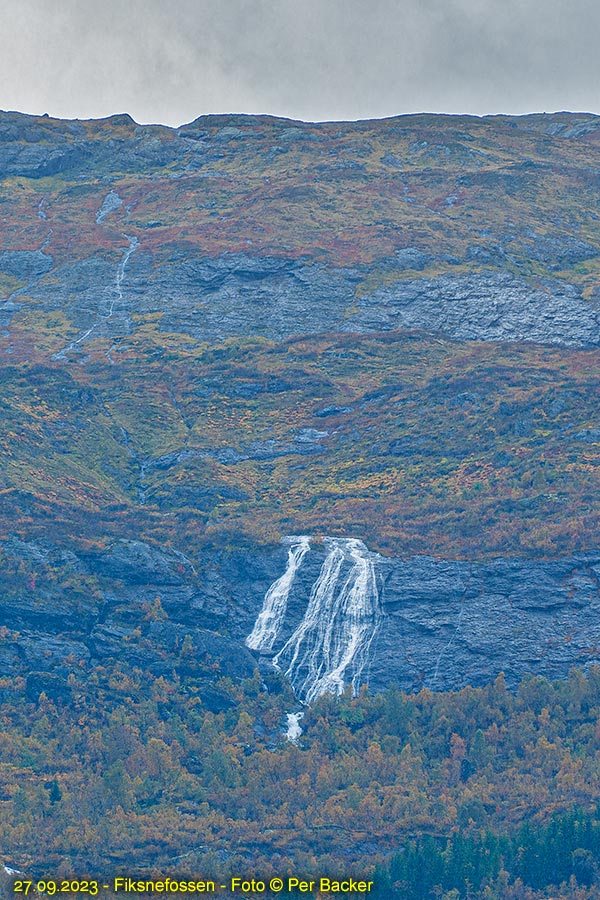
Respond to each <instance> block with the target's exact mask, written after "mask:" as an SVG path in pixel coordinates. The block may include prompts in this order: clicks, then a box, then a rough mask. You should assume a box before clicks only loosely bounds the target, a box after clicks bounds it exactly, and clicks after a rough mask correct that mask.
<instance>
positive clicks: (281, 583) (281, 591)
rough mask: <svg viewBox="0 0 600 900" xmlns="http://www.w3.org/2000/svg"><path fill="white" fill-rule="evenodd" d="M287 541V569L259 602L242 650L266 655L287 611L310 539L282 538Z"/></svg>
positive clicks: (302, 537) (303, 537)
mask: <svg viewBox="0 0 600 900" xmlns="http://www.w3.org/2000/svg"><path fill="white" fill-rule="evenodd" d="M286 541H289V544H290V549H289V551H288V564H287V569H286V570H285V572H284V573H283V575H282V576H281V578H278V579H277V581H275V582H274V583H273V584H272V585H271V587H270V588H269V590H268V591H267V593H266V594H265V599H264V602H263V608H262V609H261V611H260V613H259V614H258V618H257V620H256V622H255V623H254V628H253V629H252V632H251V634H249V635H248V637H247V638H246V646H247V647H250V649H251V650H262V651H269V650H272V649H273V644H274V643H275V641H276V639H277V635H278V634H279V631H280V629H281V626H282V624H283V620H284V618H285V613H286V610H287V603H288V597H289V595H290V591H291V589H292V585H293V583H294V579H295V577H296V572H297V571H298V569H299V568H300V565H301V563H302V560H303V559H304V557H305V556H306V554H307V552H308V550H309V549H310V538H309V537H306V536H305V535H301V536H299V537H289V538H286Z"/></svg>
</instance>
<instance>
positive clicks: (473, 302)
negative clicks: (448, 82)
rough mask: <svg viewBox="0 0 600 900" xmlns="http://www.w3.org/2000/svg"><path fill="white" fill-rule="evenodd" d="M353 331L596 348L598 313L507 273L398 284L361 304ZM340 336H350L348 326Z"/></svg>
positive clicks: (561, 290) (567, 294) (561, 288)
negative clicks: (416, 332)
mask: <svg viewBox="0 0 600 900" xmlns="http://www.w3.org/2000/svg"><path fill="white" fill-rule="evenodd" d="M357 305H358V307H359V310H360V311H359V312H358V313H357V315H356V317H353V318H352V320H351V322H352V326H353V327H354V328H355V329H356V330H357V331H365V330H369V329H372V330H377V329H380V330H389V329H398V328H421V329H425V330H427V331H433V332H440V333H443V334H447V335H449V336H450V337H452V338H455V339H458V340H484V341H537V342H540V343H548V344H559V345H563V346H594V345H597V344H599V343H600V307H599V306H598V305H597V304H595V303H591V302H589V301H586V300H582V299H581V297H580V296H579V294H578V292H577V291H576V290H575V289H574V288H571V287H569V286H568V285H564V284H558V283H554V284H553V285H552V288H550V287H549V288H548V290H547V291H544V290H539V289H532V288H531V287H530V286H529V285H528V284H527V282H525V281H524V280H523V279H520V278H517V277H515V276H513V275H509V274H507V273H498V274H492V273H487V274H485V273H484V274H481V275H464V276H450V275H442V276H439V277H438V278H433V279H421V280H410V281H401V282H397V283H396V284H393V285H390V286H389V287H385V288H381V289H380V290H378V291H376V292H375V293H373V294H371V295H369V296H367V297H363V298H361V299H360V300H359V301H358V303H357ZM345 330H351V327H350V325H348V326H347V327H346V329H345Z"/></svg>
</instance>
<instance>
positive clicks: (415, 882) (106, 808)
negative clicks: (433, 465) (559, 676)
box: [0, 664, 600, 900]
mask: <svg viewBox="0 0 600 900" xmlns="http://www.w3.org/2000/svg"><path fill="white" fill-rule="evenodd" d="M69 686H70V693H69V695H68V696H67V695H62V696H59V695H57V696H56V697H55V698H54V699H52V698H50V697H49V696H48V694H47V693H45V692H42V693H41V694H40V695H39V696H38V697H37V698H35V699H31V690H29V692H28V693H27V692H26V683H25V681H24V680H23V679H20V678H14V679H8V678H5V679H2V682H1V684H0V692H1V695H2V700H3V704H2V711H1V713H0V718H1V723H0V724H1V733H0V744H1V752H2V759H3V763H2V767H1V769H0V815H1V819H2V822H3V835H2V846H1V848H0V850H1V852H2V855H3V857H4V859H5V860H7V861H9V862H10V864H11V865H15V866H17V867H18V868H19V869H23V870H24V871H27V872H28V873H31V874H32V875H33V876H35V877H38V878H39V877H43V876H49V875H50V874H54V875H55V876H60V877H83V876H84V875H88V876H95V877H102V878H109V877H112V876H113V875H117V874H123V873H124V872H125V870H127V873H129V874H130V873H131V871H132V870H135V871H136V873H142V874H143V875H144V877H150V875H151V874H152V873H157V874H160V873H161V872H162V873H163V874H164V873H165V872H168V873H172V874H178V875H179V874H180V875H182V876H184V875H187V874H190V875H191V874H197V873H198V872H203V873H204V874H205V875H206V876H207V877H208V875H210V876H211V877H215V878H227V877H230V876H232V875H235V874H239V872H240V871H243V872H245V873H248V874H254V875H256V876H257V877H261V878H266V877H268V876H269V875H271V876H274V875H280V874H281V873H282V872H283V873H286V872H290V873H298V872H303V873H306V874H307V875H309V874H311V873H312V874H317V875H318V874H319V873H331V874H332V875H334V874H336V873H338V874H339V875H340V876H344V877H347V876H348V875H353V874H354V875H356V876H357V877H364V875H365V874H370V875H372V877H374V878H375V881H376V886H377V890H378V894H377V896H379V897H382V898H383V897H385V898H386V900H387V898H389V900H392V898H397V897H398V898H399V897H410V898H411V900H428V898H430V897H442V896H445V897H447V898H454V900H458V898H460V900H466V898H482V900H483V898H485V900H488V898H489V900H492V898H495V897H501V898H515V900H520V898H542V897H551V896H554V894H553V893H551V892H550V893H548V891H549V890H550V888H549V886H550V885H552V884H560V883H563V888H562V889H561V891H562V892H561V897H568V898H587V897H590V898H591V897H592V896H594V894H593V891H594V890H597V877H598V873H597V861H598V857H599V853H600V810H599V809H598V807H597V798H598V796H599V795H600V668H598V667H595V666H592V667H590V668H587V669H585V670H573V671H572V672H571V673H570V675H569V677H568V678H567V679H565V680H563V681H559V682H556V683H550V682H548V681H546V680H545V679H543V678H527V679H525V680H524V681H523V682H522V683H521V685H520V687H519V689H518V692H517V693H516V694H512V693H510V692H509V691H508V690H507V689H506V685H505V682H504V679H503V676H499V677H498V678H497V679H496V681H495V682H494V683H493V684H491V685H489V686H488V687H486V688H480V689H475V688H469V687H467V688H464V689H463V690H461V691H458V692H455V693H433V692H431V691H429V690H422V691H421V692H420V693H418V694H414V695H409V694H403V693H401V692H399V691H396V690H392V691H388V692H386V693H382V694H373V695H370V694H369V693H368V692H367V691H363V692H362V693H361V694H360V696H358V697H355V698H353V697H351V696H350V695H349V694H346V695H344V696H342V697H339V698H338V697H333V696H331V695H325V696H323V697H321V698H320V699H319V700H318V702H317V703H315V704H314V706H312V707H308V708H306V710H305V713H304V717H303V719H302V726H303V734H302V736H301V738H300V739H299V743H298V745H295V744H293V743H290V742H288V741H286V740H285V737H284V728H283V724H284V721H285V714H286V712H289V710H290V709H293V708H297V706H294V704H295V702H296V701H294V698H293V697H292V696H291V694H290V692H289V688H288V687H287V686H286V684H285V683H284V682H283V680H280V679H279V676H271V681H270V684H269V688H270V689H269V690H265V689H264V685H263V684H262V681H261V678H260V676H259V675H258V674H257V675H256V676H255V677H254V678H252V679H248V680H247V681H245V682H244V683H243V684H242V685H241V686H240V685H235V684H234V683H233V682H231V681H228V680H227V679H221V682H220V684H219V688H220V690H221V692H222V693H223V695H224V696H225V695H227V696H228V697H229V698H230V701H231V704H230V706H229V707H228V708H227V709H225V710H223V711H221V712H219V713H212V712H209V711H207V709H206V705H205V704H203V702H202V699H201V697H200V696H199V695H198V693H197V691H196V690H195V688H194V683H193V680H190V679H188V680H186V679H179V678H175V677H174V678H171V679H169V678H165V677H159V678H155V679H149V678H148V676H147V674H145V675H144V676H142V673H141V672H140V671H138V670H135V669H127V667H126V666H124V665H122V664H120V666H119V668H117V667H112V668H100V667H99V668H97V669H96V670H95V672H94V673H93V674H92V675H91V676H89V677H86V678H85V679H84V678H83V677H82V678H81V679H80V678H79V677H78V675H77V674H76V673H74V674H73V675H72V676H71V678H70V685H69ZM390 851H391V854H390ZM349 870H350V871H349ZM207 873H208V874H207ZM373 873H374V874H373ZM590 892H591V893H590Z"/></svg>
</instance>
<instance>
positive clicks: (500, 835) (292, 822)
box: [0, 113, 600, 900]
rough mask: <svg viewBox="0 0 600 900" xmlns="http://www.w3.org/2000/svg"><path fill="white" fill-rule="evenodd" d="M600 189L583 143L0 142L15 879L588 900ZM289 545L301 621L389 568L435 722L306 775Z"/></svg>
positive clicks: (317, 730)
mask: <svg viewBox="0 0 600 900" xmlns="http://www.w3.org/2000/svg"><path fill="white" fill-rule="evenodd" d="M599 172H600V117H596V116H592V115H587V114H569V113H560V114H556V115H551V116H546V115H531V116H523V117H509V116H495V117H484V118H474V117H466V116H433V115H418V116H402V117H397V118H392V119H385V120H380V121H375V122H356V123H321V124H310V123H302V122H292V121H288V120H283V119H275V118H271V117H268V116H241V115H240V116H210V117H201V118H199V119H197V120H196V121H194V122H192V123H190V124H189V125H185V126H182V127H181V128H179V129H170V128H166V127H163V126H139V125H137V124H136V123H135V122H133V120H132V119H131V118H130V117H129V116H127V115H120V116H112V117H110V118H108V119H104V120H98V121H88V122H84V121H73V122H61V121H59V120H54V119H50V118H48V117H33V116H24V115H21V114H18V113H0V241H1V246H0V378H1V389H0V460H1V465H0V569H1V572H0V699H1V700H2V706H1V708H0V746H1V751H0V819H1V824H2V828H1V831H0V862H1V861H2V860H4V861H5V862H6V863H7V864H9V867H15V868H18V869H22V870H23V871H25V872H26V873H30V874H31V875H32V876H33V877H35V878H41V877H44V876H55V877H60V876H64V877H70V876H74V877H83V876H84V875H90V876H92V877H102V878H111V877H112V876H113V875H115V874H123V875H130V874H132V870H133V869H135V874H136V875H137V874H138V873H141V874H142V875H144V874H145V873H148V876H150V875H151V874H153V873H156V874H160V873H163V874H175V873H181V875H182V876H187V875H190V876H193V875H196V876H198V875H201V874H202V875H204V876H205V877H215V878H219V879H227V878H229V877H231V876H238V875H240V874H244V875H249V876H251V875H256V876H257V877H261V878H267V877H268V876H269V875H270V874H272V875H279V876H285V875H286V873H289V874H296V875H301V876H307V877H309V878H310V877H319V876H322V875H323V876H324V875H327V876H332V877H333V876H335V875H339V876H340V877H348V876H350V875H352V876H356V877H357V878H365V877H366V878H373V879H374V881H375V883H376V894H375V895H376V896H377V897H380V898H381V900H400V898H401V900H435V898H439V900H555V898H557V897H560V898H561V900H595V898H596V897H597V895H598V883H599V880H598V879H599V878H600V868H599V867H600V809H599V808H598V805H597V804H598V794H599V789H600V726H599V722H600V672H599V670H598V668H597V667H596V666H594V665H588V666H587V667H586V668H585V669H581V668H573V669H571V671H570V672H569V669H570V668H571V667H572V666H585V665H586V663H593V662H594V661H595V660H597V659H598V656H599V653H600V650H599V647H600V632H598V633H597V632H596V631H595V630H594V629H595V622H596V621H600V617H598V616H596V615H595V610H596V608H597V605H598V604H600V564H599V561H598V560H599V557H598V548H599V534H600V528H599V525H600V490H599V488H600V482H599V476H600V418H599V412H598V399H597V398H598V391H597V386H598V381H599V378H598V376H599V370H600V176H599V175H598V173H599ZM288 535H310V537H311V553H310V555H307V560H306V562H305V563H304V568H303V570H302V577H303V578H304V581H303V582H302V584H300V586H299V587H300V589H299V591H298V593H297V594H296V595H294V596H293V597H292V599H291V601H290V605H291V606H293V605H294V603H296V607H295V608H294V609H292V611H291V612H292V614H291V617H290V622H292V623H296V622H297V621H300V619H301V616H302V611H301V610H300V606H301V604H302V602H305V601H306V600H307V598H308V597H309V596H310V591H311V585H313V584H315V583H316V582H317V579H318V576H319V570H320V566H321V564H322V560H323V559H324V552H323V545H321V544H320V542H319V541H320V538H322V537H325V536H331V537H337V538H357V539H359V540H360V541H362V542H364V544H365V548H364V550H365V553H367V552H370V551H377V552H378V553H379V554H381V557H377V574H376V576H374V583H375V582H376V584H377V587H378V589H381V591H382V598H383V599H382V600H381V621H382V624H381V627H380V630H379V632H378V634H377V641H374V642H373V644H372V647H373V653H375V652H377V653H378V654H379V655H378V657H377V661H376V662H377V665H376V666H375V665H374V666H373V670H375V669H376V670H377V673H378V678H379V681H378V682H377V686H381V687H385V686H386V685H389V684H390V683H391V684H392V685H394V684H395V685H398V684H402V685H404V686H407V685H409V686H410V685H412V687H413V688H414V693H412V694H405V693H401V692H400V691H399V690H398V689H397V687H396V688H394V687H392V688H390V689H388V690H385V691H384V690H382V691H381V693H370V692H369V690H368V689H366V688H365V689H364V690H362V692H360V693H359V695H358V696H356V697H352V696H351V695H350V692H349V691H347V692H346V693H345V694H343V695H342V696H340V697H332V696H323V697H321V698H320V699H319V700H318V701H317V702H316V703H315V704H314V705H312V706H310V707H307V708H306V709H305V710H304V717H303V718H302V721H301V725H302V729H303V733H302V735H301V736H300V738H299V739H298V741H297V742H296V743H294V742H293V741H290V740H286V739H285V737H284V734H285V722H286V715H288V714H289V713H290V710H296V711H298V710H299V703H298V700H297V698H295V697H294V696H293V694H292V692H291V688H290V686H289V684H288V683H286V681H285V678H284V676H282V675H281V674H280V673H278V672H276V671H275V670H274V669H273V668H272V667H270V666H269V664H268V660H266V659H265V658H264V657H263V658H262V659H260V660H259V658H258V654H254V655H252V654H251V653H250V652H249V651H248V650H247V648H246V647H245V646H244V645H243V639H244V637H245V635H246V634H247V633H248V631H249V630H250V627H251V625H250V626H249V625H248V623H249V622H251V621H252V620H253V618H254V617H255V616H256V613H257V612H258V610H259V608H260V604H261V602H262V598H263V597H264V595H265V591H266V590H267V589H268V586H269V585H270V584H272V583H273V582H274V580H275V579H276V578H278V577H280V576H281V574H282V572H283V571H284V568H283V567H284V566H285V557H286V552H285V548H282V547H281V546H280V541H281V540H282V538H285V537H286V536H288ZM423 557H428V559H427V561H426V562H425V563H424V562H423ZM365 558H366V557H365ZM415 558H416V561H415ZM432 558H434V559H432ZM411 559H412V560H413V562H412V563H411V562H410V560H411ZM456 561H459V563H460V564H459V563H457V562H456ZM460 561H465V565H464V566H462V562H460ZM531 561H534V562H535V563H536V565H537V564H538V563H539V565H537V568H536V567H533V566H532V567H530V568H527V566H526V564H527V563H528V562H531ZM405 563H406V566H405V565H404V564H405ZM471 563H473V565H472V566H471V565H470V564H471ZM479 563H481V566H480V567H479V568H477V565H479ZM484 563H485V564H486V566H487V564H488V563H489V566H487V568H485V569H484V568H482V566H483V564H484ZM546 564H547V565H546ZM311 566H312V568H311ZM386 567H387V568H386ZM373 571H375V569H374V570H373ZM524 572H525V573H527V572H529V573H530V575H531V580H533V579H534V578H536V579H537V581H538V582H539V583H536V584H535V585H527V584H521V583H520V580H523V573H524ZM419 573H420V574H419ZM411 578H421V579H422V583H419V584H418V585H415V589H414V590H413V591H412V593H411V591H410V584H409V582H410V580H411ZM298 581H299V582H300V581H302V578H299V579H298ZM357 581H358V579H357ZM518 582H519V583H518ZM417 588H418V589H417ZM385 590H387V591H388V595H387V597H386V596H385ZM546 594H547V596H546ZM377 599H378V602H379V599H380V598H379V597H378V598H377ZM384 601H385V602H386V603H387V606H386V605H385V603H384ZM486 611H487V613H486ZM492 612H493V613H494V617H493V621H494V622H495V623H496V626H497V627H496V630H494V629H493V628H491V627H490V626H489V623H490V622H491V621H492ZM584 613H585V615H584ZM486 615H487V618H486ZM294 617H295V618H294ZM392 620H393V627H392V625H391V624H389V623H390V622H391V621H392ZM500 620H502V621H500ZM386 624H389V628H388V629H387V630H386ZM500 624H501V625H502V626H506V627H505V629H504V630H501V629H500V627H499V625H500ZM513 625H514V627H513ZM289 627H290V628H291V627H294V625H290V626H289ZM378 627H379V625H378ZM511 628H512V629H513V631H511ZM394 629H395V630H394ZM419 642H421V643H422V644H423V645H425V644H427V647H426V652H423V653H422V654H419V653H417V652H412V651H413V650H414V649H415V648H414V646H413V645H416V644H418V643H419ZM508 645H510V646H508ZM369 647H371V644H369ZM450 656H452V657H454V658H455V659H454V667H453V670H452V672H451V673H450V674H449V676H448V678H449V680H448V681H446V682H444V684H445V685H446V686H451V687H452V686H454V685H456V684H460V685H465V684H466V681H467V680H468V678H467V676H466V675H465V673H467V672H468V673H472V679H473V680H472V684H471V685H467V686H465V687H464V688H463V689H462V690H460V691H457V692H447V693H436V692H433V691H432V690H428V689H426V688H423V689H419V688H422V686H423V685H429V686H430V687H432V686H433V687H438V686H439V685H440V682H438V681H437V679H438V673H439V671H440V669H442V668H444V664H445V662H446V661H447V660H448V658H449V657H450ZM392 657H393V665H391V664H390V665H387V666H386V660H391V659H392ZM259 664H260V669H259V668H258V666H259ZM403 666H404V668H405V669H406V670H407V671H408V670H410V672H409V674H406V673H404V672H403V671H402V670H403ZM503 669H504V670H505V671H506V676H504V675H502V674H501V672H502V670H503ZM527 671H537V672H540V671H541V672H545V673H546V674H548V675H549V677H550V676H551V677H554V675H557V674H562V675H563V676H564V678H563V679H562V680H561V681H556V682H553V681H551V680H546V679H544V678H539V677H531V676H526V677H525V678H523V677H522V676H523V673H524V672H527ZM390 672H391V673H392V674H391V675H390V674H389V673H390ZM398 673H400V675H402V676H403V677H404V675H405V674H406V678H405V680H404V681H399V680H394V679H395V678H396V679H397V678H399V674H398ZM440 677H441V676H440ZM470 677H471V675H469V678H470ZM386 678H387V680H386ZM507 683H508V685H509V688H510V690H509V689H507ZM474 685H477V686H474ZM1 880H2V879H1V878H0V882H1ZM2 890H4V888H3V886H2V884H1V883H0V892H1V891H2ZM594 892H595V893H594ZM221 895H222V896H226V893H222V894H221ZM237 896H239V894H238V895H237ZM279 896H285V893H282V894H279ZM323 900H324V895H323Z"/></svg>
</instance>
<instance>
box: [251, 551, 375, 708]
mask: <svg viewBox="0 0 600 900" xmlns="http://www.w3.org/2000/svg"><path fill="white" fill-rule="evenodd" d="M304 540H306V542H307V546H306V549H305V550H304V553H303V554H302V557H301V558H303V556H304V554H305V553H306V552H307V551H308V549H309V548H308V538H305V539H304ZM324 543H325V545H326V546H327V547H328V549H329V552H328V554H327V557H326V559H325V561H324V562H323V565H322V566H321V571H320V573H319V577H318V579H317V581H316V582H315V584H314V586H313V589H312V591H311V595H310V599H309V601H308V606H307V609H306V613H305V614H304V618H303V619H302V621H301V622H300V624H299V625H298V627H297V628H296V630H295V631H294V633H293V634H292V635H291V637H290V638H289V639H288V640H287V641H286V643H285V644H284V645H283V647H281V649H280V650H279V651H278V653H277V654H276V656H275V657H274V658H273V665H274V666H275V667H276V668H278V669H281V670H283V671H284V673H285V675H286V676H287V677H288V678H289V679H290V681H291V683H292V686H293V688H294V691H295V692H296V695H297V696H298V697H299V698H300V699H301V700H303V701H304V702H307V703H310V702H312V701H313V700H315V699H316V698H317V697H319V696H320V695H321V694H324V693H334V694H341V693H342V692H343V690H344V686H345V683H350V684H351V685H352V688H353V690H354V691H356V690H357V689H358V687H359V685H360V682H361V677H362V674H363V671H364V668H365V666H366V664H367V662H368V657H369V649H370V647H371V643H372V641H373V638H374V636H375V633H376V631H377V628H378V626H379V623H380V620H381V616H382V613H381V604H380V599H379V592H378V590H377V577H376V574H375V565H374V559H375V558H376V556H375V554H371V553H369V551H368V550H367V548H366V546H365V545H364V544H363V542H362V541H359V540H355V539H353V538H325V539H324ZM293 550H294V547H292V548H290V558H289V562H288V569H287V570H286V572H285V573H284V575H283V576H282V577H281V578H280V579H279V580H278V581H276V582H275V583H274V584H273V585H272V587H271V588H270V589H269V591H268V592H267V596H266V597H265V603H264V605H263V610H262V612H261V614H260V615H259V617H258V619H257V622H256V624H255V626H254V630H253V632H252V634H251V635H250V637H249V638H248V639H247V641H246V643H247V644H248V646H249V647H252V648H253V649H262V647H264V648H265V649H269V650H270V649H272V647H273V645H274V643H275V640H276V633H277V632H278V631H279V630H280V628H281V624H282V623H283V618H284V616H285V608H286V607H287V600H288V597H289V593H290V589H291V586H292V581H293V577H294V576H295V574H296V571H297V568H298V566H299V562H298V563H297V564H296V565H295V568H294V569H293V574H292V577H291V578H290V579H288V580H285V581H284V579H286V576H287V575H288V573H289V572H290V569H292V568H293V565H294V564H293V563H292V557H293ZM296 550H297V551H298V550H299V545H296ZM301 558H300V561H301ZM282 582H283V584H282ZM271 592H273V593H274V594H275V599H276V600H277V598H278V596H279V594H280V592H284V593H285V600H284V603H283V605H282V606H277V610H278V612H277V615H276V616H275V617H274V618H275V620H276V622H277V632H276V633H275V634H274V635H273V636H271V635H272V630H271V631H269V639H268V640H269V643H268V647H267V642H266V641H265V643H263V644H262V645H261V646H259V644H260V641H261V640H262V638H261V635H262V634H263V633H265V626H266V623H267V621H268V619H269V617H268V615H267V614H266V613H267V611H268V608H269V609H270V608H271V606H272V604H273V598H272V597H270V595H271ZM267 600H268V601H269V602H267ZM263 613H265V616H264V618H263V622H262V623H261V616H262V615H263ZM251 641H252V643H251Z"/></svg>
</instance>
